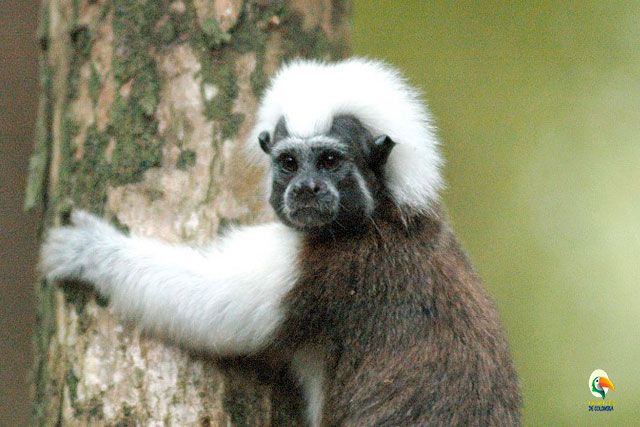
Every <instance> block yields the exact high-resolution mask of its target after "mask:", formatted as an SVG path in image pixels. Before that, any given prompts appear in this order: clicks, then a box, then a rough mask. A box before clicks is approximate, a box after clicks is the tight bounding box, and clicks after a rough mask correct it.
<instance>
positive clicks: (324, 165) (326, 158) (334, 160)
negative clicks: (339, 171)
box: [318, 152, 342, 170]
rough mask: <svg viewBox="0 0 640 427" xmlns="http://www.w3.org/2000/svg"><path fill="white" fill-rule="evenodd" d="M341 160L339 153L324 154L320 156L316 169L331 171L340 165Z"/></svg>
mask: <svg viewBox="0 0 640 427" xmlns="http://www.w3.org/2000/svg"><path fill="white" fill-rule="evenodd" d="M341 160H342V156H341V155H340V153H333V152H329V153H324V154H323V155H322V156H320V159H319V160H318V168H319V169H327V170H333V169H335V168H337V167H338V165H340V161H341Z"/></svg>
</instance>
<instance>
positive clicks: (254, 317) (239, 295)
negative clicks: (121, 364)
mask: <svg viewBox="0 0 640 427" xmlns="http://www.w3.org/2000/svg"><path fill="white" fill-rule="evenodd" d="M298 246H299V237H298V234H297V233H296V232H295V231H293V230H291V229H289V228H287V227H285V226H284V225H281V224H266V225H261V226H254V227H245V228H242V229H239V230H236V231H234V232H232V233H230V234H229V235H228V236H226V237H225V238H223V239H221V241H220V242H218V243H217V244H216V245H215V246H213V247H212V248H211V249H209V250H208V251H197V250H195V249H192V248H189V247H186V246H173V245H169V244H166V243H163V242H160V241H158V240H153V239H147V238H140V237H126V236H125V235H123V234H122V233H120V232H119V231H117V230H116V229H115V228H113V227H112V226H111V225H109V224H107V223H106V222H104V221H103V220H101V219H99V218H97V217H95V216H93V215H91V214H88V213H86V212H74V213H73V214H72V217H71V225H70V226H66V227H58V228H55V229H53V230H51V231H50V232H49V234H48V236H47V238H46V240H45V243H44V245H43V248H42V254H41V268H42V270H43V272H44V273H45V274H46V277H47V278H48V279H51V280H61V279H80V280H83V281H87V282H90V283H92V284H93V285H94V286H95V287H96V289H97V290H98V292H100V293H101V294H103V295H105V296H107V297H109V298H110V300H111V305H112V306H113V308H114V309H115V311H117V312H118V313H120V314H121V315H124V316H125V317H127V318H132V319H135V320H136V321H137V322H138V324H140V325H141V326H142V327H143V328H145V329H147V330H151V331H155V332H161V333H163V334H165V335H167V336H169V337H170V338H172V339H174V340H176V341H179V342H182V343H184V344H187V345H189V346H191V347H194V348H201V349H206V350H210V351H214V352H215V353H217V354H220V355H233V354H247V353H252V352H255V351H258V350H260V349H261V348H262V347H264V346H265V345H266V344H268V342H269V339H270V338H271V337H272V335H273V333H274V331H275V330H276V328H277V327H278V325H279V324H280V323H281V322H282V320H283V309H282V307H281V301H282V298H283V297H284V296H285V295H286V293H287V292H288V291H289V290H290V289H291V288H292V287H293V285H294V284H295V282H296V279H297V276H298V272H297V266H296V260H297V258H298V257H297V251H298Z"/></svg>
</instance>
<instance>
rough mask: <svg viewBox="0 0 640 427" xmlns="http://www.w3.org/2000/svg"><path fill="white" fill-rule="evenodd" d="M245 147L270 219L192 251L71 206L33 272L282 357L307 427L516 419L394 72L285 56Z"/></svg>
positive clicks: (406, 93)
mask: <svg viewBox="0 0 640 427" xmlns="http://www.w3.org/2000/svg"><path fill="white" fill-rule="evenodd" d="M248 150H249V152H250V156H249V157H251V158H253V159H254V160H255V161H258V162H260V161H266V160H270V168H269V190H268V193H269V195H268V196H269V200H270V203H271V206H272V207H273V209H274V210H275V212H276V214H277V216H278V218H279V219H280V222H278V223H272V224H264V225H259V226H251V227H244V228H240V229H238V230H235V231H233V232H230V233H229V234H228V235H227V236H226V237H224V238H222V239H220V241H218V242H214V243H213V244H212V246H211V247H210V248H209V249H208V250H206V251H202V250H196V249H193V248H190V247H186V246H175V245H169V244H166V243H163V242H160V241H157V240H153V239H148V238H141V237H134V236H130V237H127V236H125V235H124V234H122V233H120V232H119V231H117V230H116V229H115V228H114V227H112V226H111V225H109V224H107V223H106V222H104V221H103V220H101V219H98V218H97V217H95V216H93V215H91V214H88V213H85V212H82V211H76V212H74V213H73V214H72V216H71V223H70V225H68V226H64V227H59V228H54V229H52V230H51V231H50V232H49V233H48V237H47V238H46V240H45V242H44V245H43V248H42V257H41V258H42V259H41V265H42V269H43V271H44V273H45V274H46V277H47V278H49V279H53V280H64V279H80V280H83V281H87V282H90V283H92V284H93V285H94V286H95V288H96V290H97V291H98V292H99V293H100V294H102V295H104V296H106V297H108V298H109V299H110V302H111V304H112V306H113V308H114V310H115V311H116V312H118V313H120V314H121V315H122V316H124V317H126V318H129V319H133V320H135V321H137V322H138V324H139V325H140V326H141V327H142V328H144V329H146V330H148V331H151V332H152V333H153V332H158V333H161V334H162V335H164V336H169V337H171V338H172V339H174V340H177V341H179V342H181V343H183V344H184V345H187V346H191V347H194V348H198V349H204V350H207V351H210V352H212V353H214V354H216V355H220V356H230V355H255V354H263V355H268V356H269V358H271V359H275V360H278V361H279V363H282V364H285V365H287V366H289V367H290V368H291V369H292V371H293V372H294V373H295V375H296V377H297V378H299V380H300V382H301V385H302V389H303V390H304V392H305V397H306V402H307V408H308V411H307V412H308V421H309V423H310V424H311V425H314V426H315V425H332V426H334V425H353V426H372V425H380V426H382V425H384V426H387V425H398V426H408V425H426V424H442V425H470V424H471V425H515V424H519V422H520V419H519V407H520V394H519V389H518V381H517V377H516V373H515V370H514V367H513V364H512V361H511V358H510V355H509V350H508V347H507V342H506V339H505V335H504V332H503V330H502V327H501V325H500V322H499V319H498V315H497V313H496V309H495V307H494V304H493V303H492V301H491V299H490V298H489V297H488V296H487V294H486V292H485V291H484V289H483V288H482V286H481V283H480V280H479V278H478V276H477V275H476V273H475V272H474V270H473V268H472V266H471V265H470V263H469V260H468V259H467V257H466V256H465V254H464V252H463V251H462V249H461V248H460V245H459V244H458V242H457V241H456V238H455V236H454V234H453V232H452V230H451V228H450V227H449V226H448V225H447V223H446V219H445V217H444V214H443V211H442V208H441V205H440V202H439V200H438V192H439V190H440V189H441V187H442V178H441V175H440V172H439V169H440V166H441V163H442V162H441V158H440V155H439V153H438V143H437V141H436V138H435V136H434V130H433V127H432V125H431V124H430V118H429V115H428V113H427V110H426V108H425V106H424V105H423V104H422V102H421V101H420V100H419V97H418V96H417V95H416V92H415V91H414V90H413V89H412V88H410V87H409V86H408V84H407V83H406V82H405V80H404V79H403V78H402V77H401V76H400V74H399V73H398V72H397V71H395V70H394V69H392V68H390V67H389V66H387V65H384V64H382V63H379V62H375V61H369V60H362V59H350V60H346V61H342V62H336V63H324V62H315V61H297V62H293V63H291V64H289V65H286V66H284V67H283V68H282V69H281V70H280V71H279V72H278V73H277V75H276V76H275V78H274V79H273V81H272V82H271V85H270V87H269V89H268V90H267V92H266V94H265V96H264V98H263V99H262V102H261V104H260V107H259V111H258V115H257V120H256V125H255V129H254V132H253V135H252V136H251V138H250V140H249V141H248Z"/></svg>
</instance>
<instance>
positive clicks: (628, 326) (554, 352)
mask: <svg viewBox="0 0 640 427" xmlns="http://www.w3.org/2000/svg"><path fill="white" fill-rule="evenodd" d="M354 15H355V20H354V33H353V47H354V49H353V50H354V53H355V54H358V55H366V56H370V57H375V58H382V59H385V60H387V61H388V62H390V63H392V64H395V65H397V66H399V67H400V68H401V69H402V70H404V72H405V73H406V75H407V76H408V77H409V79H410V81H411V82H412V83H413V84H414V85H416V86H417V87H418V88H420V89H421V90H422V91H423V92H424V96H425V99H426V100H427V102H428V104H429V105H430V107H431V110H432V111H433V114H434V117H435V120H436V124H437V125H438V127H439V130H440V136H441V139H442V141H443V147H442V148H443V152H444V156H445V158H446V161H447V165H446V168H445V176H446V179H447V181H448V189H447V190H446V192H445V194H444V200H445V202H446V203H447V205H448V208H449V213H450V217H451V221H452V223H453V225H454V227H455V229H456V231H457V233H458V235H459V237H460V239H461V240H462V241H463V244H464V246H465V247H466V249H467V250H468V252H469V253H470V256H471V258H472V259H473V261H474V263H475V265H476V267H477V269H478V270H479V271H480V274H481V275H482V277H483V279H484V282H485V284H486V287H487V288H488V289H489V290H490V292H491V293H492V294H493V295H494V297H495V299H496V300H497V304H498V307H499V309H500V313H501V315H502V319H503V321H504V323H505V326H506V328H507V331H508V334H509V338H510V343H511V349H512V352H513V356H514V358H515V362H516V365H517V368H518V372H519V373H520V377H521V382H522V389H523V392H524V417H525V418H524V421H525V424H526V425H586V424H594V425H595V424H596V423H597V424H600V423H603V422H604V423H606V424H614V425H632V424H636V425H637V424H640V366H639V364H640V334H639V332H638V330H639V328H640V2H638V1H634V2H619V1H581V2H559V1H553V2H552V1H542V2H541V1H535V2H533V1H532V2H524V1H523V2H511V4H509V3H508V2H486V1H485V2H453V1H438V2H432V1H403V2H397V1H396V2H394V1H380V2H370V1H366V0H356V1H355V8H354ZM596 368H600V369H604V370H605V371H606V372H607V373H608V374H609V376H610V378H611V379H612V380H613V382H614V384H615V385H616V391H613V392H611V393H610V394H609V395H608V396H607V400H613V401H615V410H614V412H613V413H589V412H587V402H588V401H589V400H594V399H595V398H594V397H593V396H592V395H591V394H590V393H589V390H588V388H587V384H588V380H589V375H590V374H591V372H592V371H593V370H594V369H596Z"/></svg>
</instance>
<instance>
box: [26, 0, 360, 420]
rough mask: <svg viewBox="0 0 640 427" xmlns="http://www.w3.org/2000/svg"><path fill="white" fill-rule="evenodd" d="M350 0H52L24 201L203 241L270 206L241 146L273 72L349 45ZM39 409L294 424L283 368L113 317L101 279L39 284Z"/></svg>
mask: <svg viewBox="0 0 640 427" xmlns="http://www.w3.org/2000/svg"><path fill="white" fill-rule="evenodd" d="M349 15H350V4H349V2H348V1H347V0H334V1H330V0H318V1H314V0H289V1H277V0H175V1H170V0H138V1H129V0H43V8H42V17H41V28H40V34H39V37H40V42H41V46H42V59H41V85H42V97H41V102H40V108H39V116H38V122H37V132H36V134H37V138H36V149H35V153H34V156H33V158H32V161H31V164H30V179H29V185H28V188H27V194H26V207H27V208H33V207H34V206H39V205H41V206H43V209H42V212H43V228H46V227H48V226H51V225H56V224H59V223H60V221H61V218H62V217H63V216H64V214H65V213H66V212H68V211H69V210H70V208H72V207H77V208H83V209H87V210H90V211H92V212H94V213H98V214H100V215H103V216H104V217H105V218H108V219H110V220H111V221H113V222H114V223H115V224H117V225H118V226H119V227H121V228H122V229H125V230H130V231H133V232H136V233H138V234H143V235H150V236H157V237H160V238H163V239H165V240H168V241H171V242H186V243H191V244H196V245H198V244H202V243H204V242H206V241H209V240H212V239H213V238H215V236H216V235H217V234H218V233H219V232H220V231H221V230H223V229H224V228H225V227H227V226H229V225H232V224H237V223H255V222H261V221H265V220H267V219H269V218H270V217H271V213H270V212H269V209H268V207H267V205H266V202H265V200H264V198H263V197H262V196H261V195H260V187H261V182H262V174H263V172H264V171H260V170H257V169H255V168H252V167H249V166H247V164H245V163H244V161H243V157H242V150H241V148H240V147H241V143H242V141H243V140H244V139H245V138H246V137H247V135H248V133H249V130H250V128H251V124H252V122H253V116H254V110H255V108H256V104H257V99H258V98H259V96H260V94H261V92H262V91H263V90H264V88H265V86H266V83H267V80H268V76H269V75H271V74H272V73H274V71H275V70H276V69H277V67H278V65H279V64H280V63H281V62H282V61H283V60H285V59H288V58H292V57H315V58H326V59H330V58H337V57H341V56H343V55H344V54H345V53H346V49H347V48H346V46H347V42H348V40H347V39H348V27H349V24H348V19H349ZM38 298H39V303H38V330H37V331H36V335H35V345H36V354H37V356H36V357H37V360H36V368H35V373H34V399H35V405H34V408H35V409H34V414H35V415H34V416H35V423H36V424H45V425H54V424H55V425H57V424H64V425H86V424H91V425H160V424H164V425H196V424H202V425H229V424H231V425H272V424H299V423H300V422H301V414H300V412H301V410H300V407H301V405H300V400H299V396H298V393H297V392H296V390H295V387H294V386H293V385H292V384H290V383H289V382H288V380H285V379H283V378H284V375H280V374H276V375H270V376H269V375H263V374H265V373H266V371H267V370H266V369H263V368H262V367H261V366H262V365H260V364H259V363H258V361H247V360H241V361H216V360H214V359H213V358H212V357H211V356H209V355H201V354H193V353H192V352H189V351H188V350H186V349H180V348H178V347H176V346H173V345H171V344H169V343H165V342H162V341H161V340H159V339H157V338H155V337H149V336H144V335H141V334H140V332H139V331H138V330H137V329H136V328H135V326H132V325H125V324H122V323H121V322H120V321H119V320H118V319H116V318H114V317H113V316H112V313H111V312H110V310H109V308H108V306H107V304H106V301H102V300H100V299H96V297H95V294H94V293H93V291H92V290H91V288H90V287H86V286H84V287H83V286H80V285H79V284H62V286H57V285H55V284H51V283H47V282H46V281H44V280H42V281H41V282H40V284H39V286H38Z"/></svg>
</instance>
